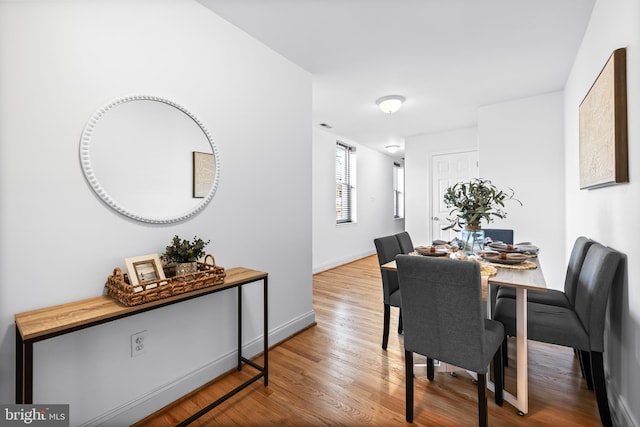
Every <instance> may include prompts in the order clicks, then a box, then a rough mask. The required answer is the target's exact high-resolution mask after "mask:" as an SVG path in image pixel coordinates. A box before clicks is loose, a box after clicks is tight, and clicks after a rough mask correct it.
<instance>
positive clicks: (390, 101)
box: [376, 95, 406, 114]
mask: <svg viewBox="0 0 640 427" xmlns="http://www.w3.org/2000/svg"><path fill="white" fill-rule="evenodd" d="M405 100H406V98H405V97H404V96H402V95H387V96H383V97H382V98H378V99H377V100H376V104H377V105H378V107H380V109H381V110H382V112H384V113H387V114H391V113H395V112H396V111H398V110H399V109H400V107H401V106H402V103H403V102H404V101H405Z"/></svg>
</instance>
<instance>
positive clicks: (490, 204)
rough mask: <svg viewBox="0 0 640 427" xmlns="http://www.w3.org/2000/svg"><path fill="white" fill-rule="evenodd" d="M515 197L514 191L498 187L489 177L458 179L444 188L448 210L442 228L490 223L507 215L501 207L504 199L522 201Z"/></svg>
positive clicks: (457, 228) (456, 228)
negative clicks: (446, 224)
mask: <svg viewBox="0 0 640 427" xmlns="http://www.w3.org/2000/svg"><path fill="white" fill-rule="evenodd" d="M513 196H514V191H513V190H512V189H511V188H509V189H508V190H507V191H502V190H499V189H498V188H497V187H496V186H495V185H493V184H492V183H491V181H490V180H488V179H484V178H473V179H471V180H469V181H468V182H458V183H456V184H454V185H452V186H451V187H449V188H447V190H446V191H445V194H444V202H445V203H446V205H447V208H451V211H450V212H449V217H448V218H447V220H448V221H449V225H448V226H446V227H443V230H449V229H454V230H455V231H460V230H461V229H462V228H463V227H466V226H471V227H474V226H479V225H480V221H481V220H484V221H486V222H487V223H490V222H493V218H494V217H497V218H506V216H507V213H506V212H505V211H504V210H503V209H502V208H504V202H505V201H507V200H514V201H516V202H518V203H520V206H522V202H521V201H520V200H518V199H516V198H514V197H513Z"/></svg>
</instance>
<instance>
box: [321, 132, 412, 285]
mask: <svg viewBox="0 0 640 427" xmlns="http://www.w3.org/2000/svg"><path fill="white" fill-rule="evenodd" d="M337 140H340V141H342V142H344V143H345V144H348V145H351V146H354V147H356V163H357V165H356V205H357V218H356V219H357V221H356V222H355V223H351V224H336V204H335V196H336V182H335V177H336V175H335V173H336V172H335V170H336V166H335V165H336V141H337ZM393 162H394V160H393V158H391V157H390V156H387V155H385V154H382V153H379V152H377V151H374V150H371V149H369V148H367V147H365V146H363V145H361V144H359V143H357V142H355V141H351V140H349V139H346V138H342V137H340V136H338V135H335V134H333V133H331V132H327V131H325V130H322V129H318V128H314V129H313V179H312V182H313V271H314V272H318V271H322V270H326V269H328V268H332V267H335V266H337V265H340V264H344V263H346V262H349V261H353V260H355V259H358V258H361V257H364V256H367V255H371V254H372V253H375V246H374V245H373V239H374V238H376V237H379V236H384V235H387V234H394V233H398V232H400V231H402V230H404V219H394V218H393V179H392V178H393Z"/></svg>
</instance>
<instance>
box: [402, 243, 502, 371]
mask: <svg viewBox="0 0 640 427" xmlns="http://www.w3.org/2000/svg"><path fill="white" fill-rule="evenodd" d="M396 261H397V263H398V277H399V282H400V292H401V294H402V316H403V323H404V346H405V349H406V350H409V351H412V352H416V353H419V354H423V355H425V356H428V357H430V358H433V359H437V360H442V361H445V362H447V363H451V364H453V365H455V366H458V367H460V368H463V369H469V370H472V371H474V372H477V373H479V374H482V373H486V372H487V363H488V360H491V357H493V354H494V353H495V349H491V354H490V355H489V358H487V353H488V351H486V350H485V348H484V346H485V338H484V334H485V323H484V322H485V319H484V318H483V314H482V313H483V312H482V285H481V279H480V265H479V264H478V263H475V262H463V261H455V260H451V259H445V258H432V257H417V256H410V255H400V256H398V257H397V258H396Z"/></svg>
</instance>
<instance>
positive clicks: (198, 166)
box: [193, 151, 216, 199]
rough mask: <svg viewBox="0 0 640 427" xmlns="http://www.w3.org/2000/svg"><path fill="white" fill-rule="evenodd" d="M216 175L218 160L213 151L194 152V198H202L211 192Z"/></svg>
mask: <svg viewBox="0 0 640 427" xmlns="http://www.w3.org/2000/svg"><path fill="white" fill-rule="evenodd" d="M215 176H216V161H215V158H214V156H213V154H212V153H201V152H198V151H194V152H193V198H194V199H202V198H204V197H206V196H207V194H209V190H211V185H213V179H214V177H215Z"/></svg>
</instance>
